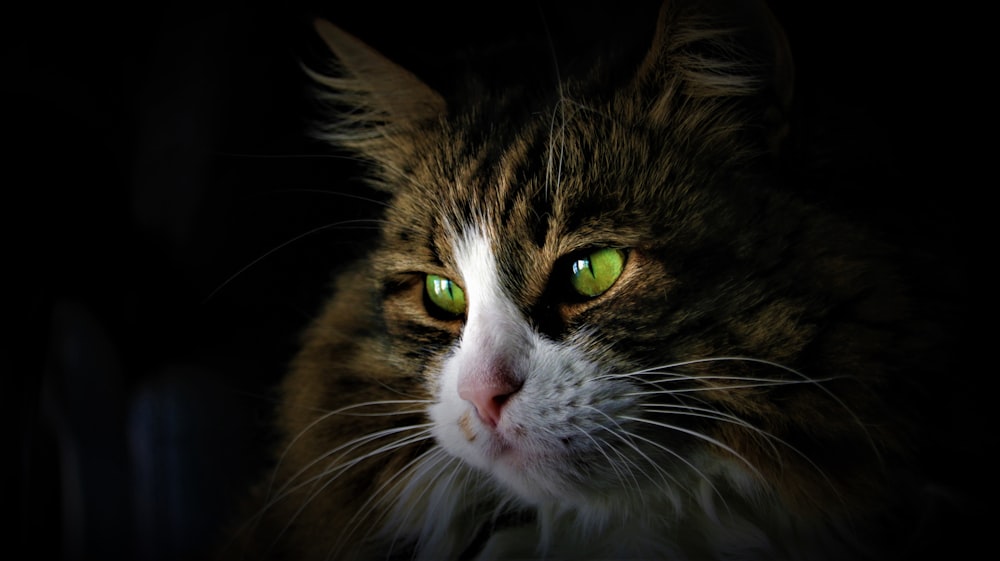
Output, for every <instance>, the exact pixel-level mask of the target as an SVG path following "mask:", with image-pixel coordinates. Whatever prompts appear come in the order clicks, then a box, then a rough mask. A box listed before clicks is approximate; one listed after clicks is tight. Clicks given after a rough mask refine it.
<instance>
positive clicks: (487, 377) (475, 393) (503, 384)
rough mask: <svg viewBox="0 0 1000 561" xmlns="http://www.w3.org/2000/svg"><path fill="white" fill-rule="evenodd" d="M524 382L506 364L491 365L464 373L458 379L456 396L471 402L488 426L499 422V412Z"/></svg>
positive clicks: (493, 425)
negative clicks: (477, 370)
mask: <svg viewBox="0 0 1000 561" xmlns="http://www.w3.org/2000/svg"><path fill="white" fill-rule="evenodd" d="M522 385H524V382H523V381H522V380H520V379H518V378H517V376H515V375H514V373H513V372H511V370H510V369H509V368H507V367H506V366H492V367H489V368H485V369H483V370H481V371H479V372H467V373H464V374H463V375H462V376H461V377H460V378H459V380H458V396H459V397H461V398H462V399H464V400H466V401H468V402H470V403H472V405H473V406H475V408H476V414H478V415H479V418H480V419H482V421H483V422H484V423H486V425H487V426H489V427H491V428H492V427H495V426H497V424H498V423H499V422H500V412H501V410H502V409H503V407H504V405H505V404H506V403H507V401H508V400H509V399H510V397H511V396H512V395H514V394H515V393H517V391H518V390H520V389H521V386H522Z"/></svg>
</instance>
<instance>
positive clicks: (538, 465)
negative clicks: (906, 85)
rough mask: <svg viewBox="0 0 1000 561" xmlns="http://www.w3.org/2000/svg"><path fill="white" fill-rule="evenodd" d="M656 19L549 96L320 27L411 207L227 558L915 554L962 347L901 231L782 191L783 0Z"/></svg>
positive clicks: (339, 110)
mask: <svg viewBox="0 0 1000 561" xmlns="http://www.w3.org/2000/svg"><path fill="white" fill-rule="evenodd" d="M653 15H654V17H655V21H650V24H649V30H650V33H649V34H648V35H643V34H638V33H636V34H633V35H634V36H633V37H631V38H630V39H631V42H630V43H629V42H627V43H625V44H623V45H624V46H622V47H621V48H620V49H606V50H605V51H604V54H598V55H595V56H592V57H580V58H582V59H583V60H585V61H586V63H587V64H585V65H581V64H580V61H579V60H577V61H576V66H573V67H572V68H571V67H570V66H555V65H547V64H544V63H543V64H539V70H540V72H541V73H542V74H543V75H545V76H547V78H548V80H549V82H548V87H547V88H545V89H542V88H541V87H531V86H528V85H525V84H514V85H513V86H510V87H507V88H506V89H500V88H496V87H493V84H490V83H489V80H488V79H483V78H480V79H479V80H476V79H475V78H470V79H469V80H468V81H467V82H464V83H463V84H461V85H460V86H458V87H455V88H453V90H452V91H448V92H439V91H438V89H436V88H433V87H431V86H430V85H428V84H427V83H426V82H425V81H422V80H421V79H420V78H418V77H417V76H416V75H414V74H412V73H411V72H409V71H407V70H405V69H404V68H402V67H400V66H398V65H397V64H395V63H394V62H392V61H390V60H389V59H387V58H385V57H384V56H382V55H381V54H379V53H378V52H376V51H375V50H374V49H372V48H371V47H369V46H367V45H366V44H364V43H363V42H361V41H360V40H359V39H357V38H355V37H354V36H352V35H350V34H349V33H347V32H345V31H344V30H342V29H340V28H338V27H336V26H334V25H332V24H331V23H328V22H326V21H324V20H318V21H317V22H316V30H317V32H318V34H319V36H320V37H321V38H322V39H323V41H324V42H325V44H326V45H327V46H328V48H329V50H330V51H331V52H332V54H333V55H334V59H335V63H336V66H335V69H334V70H332V71H323V72H320V71H316V70H309V73H310V74H311V75H312V76H313V78H315V80H316V82H317V83H318V84H320V88H321V91H322V96H323V98H324V99H325V100H326V101H327V102H328V103H329V105H330V106H331V107H332V108H333V109H334V110H335V111H334V114H333V116H331V117H330V118H329V119H328V120H327V121H325V122H324V123H321V125H320V127H319V129H320V130H319V132H318V134H319V136H320V137H321V138H323V139H324V140H326V141H328V142H329V143H330V144H331V145H332V146H334V147H336V148H337V149H340V150H345V151H347V152H349V153H350V154H352V155H354V156H357V157H359V158H361V159H363V160H364V161H365V162H367V163H368V164H369V170H370V175H369V176H368V178H367V179H368V182H369V183H370V184H371V185H372V186H373V187H374V188H375V189H377V190H379V191H380V192H382V193H384V194H385V196H386V200H387V202H386V203H385V208H384V210H383V212H382V215H381V217H380V219H379V224H380V232H379V236H378V239H377V240H376V241H375V242H374V244H373V247H372V248H371V250H370V252H369V253H368V254H367V255H366V256H365V257H364V258H363V259H361V260H359V261H357V262H356V263H354V264H352V265H350V266H349V268H347V269H346V270H344V271H343V272H341V273H340V274H339V276H338V278H337V280H336V282H335V286H334V289H333V294H332V296H331V297H330V299H329V301H328V303H327V304H326V305H325V307H324V309H323V310H322V311H321V312H320V313H319V315H318V317H317V318H316V319H315V321H314V322H313V323H312V325H311V327H309V329H308V330H307V332H306V333H305V334H304V336H303V340H302V341H303V342H302V348H301V351H300V353H299V354H298V355H297V356H296V358H295V359H294V361H293V363H292V365H291V368H290V371H289V373H288V375H287V376H286V378H285V379H284V381H283V382H282V384H281V402H280V405H279V406H278V409H277V413H276V424H277V427H278V433H279V440H280V442H279V444H278V446H277V447H276V451H275V456H274V467H273V470H272V471H270V472H269V473H268V474H267V476H266V477H264V478H263V480H262V481H261V482H260V483H259V484H258V485H257V487H256V490H255V498H254V499H253V500H252V501H251V507H250V512H251V514H250V515H248V516H247V517H246V519H245V520H243V524H241V525H240V527H239V528H238V529H237V530H236V531H235V536H236V537H235V543H234V544H230V546H229V547H228V548H227V552H228V553H230V554H233V555H235V556H236V557H238V558H257V557H259V558H265V559H272V558H276V559H286V558H287V559H425V560H439V559H476V560H484V561H485V560H489V559H512V558H513V559H522V558H524V559H527V558H532V559H533V558H546V559H589V558H594V559H688V560H701V559H745V560H758V559H759V560H764V559H766V560H774V559H837V560H839V559H891V558H896V557H899V558H904V557H907V556H912V555H915V554H916V553H917V552H919V550H920V547H921V542H919V540H917V538H918V537H920V535H919V534H920V532H922V530H921V526H919V525H918V519H919V518H921V517H922V516H923V514H924V513H925V512H926V511H927V509H928V508H929V507H928V506H927V505H929V504H931V503H932V502H933V500H932V499H931V498H928V496H929V495H930V494H932V493H930V492H928V491H927V489H929V488H931V487H932V485H931V483H930V480H929V479H928V477H927V475H926V474H925V473H924V470H923V467H922V464H921V462H920V458H921V457H922V456H921V454H922V451H921V445H922V435H923V434H925V432H924V431H925V430H926V427H924V426H922V424H921V422H922V421H923V420H924V419H925V418H924V417H923V414H922V410H921V409H920V405H921V404H922V403H923V400H925V399H926V395H925V394H924V393H923V390H922V388H921V385H920V381H921V380H922V379H924V378H925V377H929V376H933V375H934V374H935V373H936V372H938V370H937V369H938V368H940V363H939V361H938V360H939V356H940V353H943V352H944V351H942V350H941V349H942V348H943V347H944V339H945V337H944V336H943V335H942V332H943V329H942V328H941V327H940V326H939V325H938V324H936V323H935V320H934V318H933V317H931V316H932V314H929V313H925V310H924V309H923V308H922V307H921V306H923V305H924V304H923V303H922V302H920V301H918V299H917V298H916V297H915V296H914V295H915V294H916V293H917V292H918V290H917V289H916V288H915V287H914V285H913V284H912V283H911V278H910V277H909V276H908V274H907V273H908V271H909V269H908V268H907V267H906V266H903V265H900V263H901V262H902V261H903V259H904V257H905V253H906V252H905V251H903V250H901V249H900V248H899V247H897V246H896V245H894V244H893V243H890V242H889V241H886V240H883V239H881V238H880V237H879V236H878V235H877V234H878V232H877V231H876V230H875V229H873V228H869V227H866V225H864V224H859V223H855V222H853V221H852V220H851V219H850V217H849V216H846V215H845V214H843V213H839V212H835V211H832V210H829V209H827V208H825V207H824V206H823V205H821V204H819V203H818V202H817V201H816V200H814V199H813V198H810V197H808V196H804V195H803V193H804V192H807V191H808V189H805V188H803V189H798V188H797V186H795V185H790V183H791V182H792V181H791V179H790V177H791V178H794V174H791V175H789V174H786V173H785V170H786V168H785V167H784V166H783V165H782V164H781V162H782V161H783V160H782V158H783V154H785V153H786V152H787V148H786V146H787V144H788V142H789V138H790V134H791V133H790V123H791V119H790V117H789V115H790V112H791V110H792V109H791V108H792V105H793V99H794V95H793V90H794V83H795V72H794V69H793V63H792V58H791V57H792V55H791V53H790V48H789V44H788V41H787V39H786V37H785V35H784V33H783V32H782V30H781V27H780V25H778V23H777V21H776V19H775V18H774V16H773V15H772V14H771V13H770V11H769V10H768V8H767V7H766V6H764V5H763V4H757V3H753V2H735V1H734V2H724V1H717V2H696V1H688V0H673V1H669V2H666V3H664V4H663V6H662V7H660V8H659V9H658V11H657V12H654V13H653ZM527 73H528V70H527V69H526V70H525V74H527ZM539 83H542V84H543V85H544V83H545V80H544V79H543V80H541V81H540V82H539Z"/></svg>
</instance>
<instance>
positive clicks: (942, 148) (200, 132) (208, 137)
mask: <svg viewBox="0 0 1000 561" xmlns="http://www.w3.org/2000/svg"><path fill="white" fill-rule="evenodd" d="M807 4H808V6H807ZM568 5H569V6H574V5H576V4H574V3H569V4H568ZM474 6H475V7H474ZM916 6H917V5H916V4H912V3H905V4H904V3H898V5H896V4H889V3H884V2H883V3H864V4H862V3H854V4H852V3H844V2H833V1H822V2H792V1H784V2H776V3H775V11H776V13H777V14H778V17H779V19H781V20H782V21H783V23H784V24H785V27H786V30H787V32H788V35H789V38H790V41H791V44H792V48H793V51H794V53H795V55H796V58H797V63H798V68H799V80H800V82H801V85H802V88H801V92H802V97H803V99H805V100H806V101H807V102H808V101H810V100H812V101H819V102H822V103H821V104H825V103H831V102H833V103H834V104H835V105H838V106H840V107H848V108H850V110H849V111H848V112H849V113H851V114H852V115H855V116H857V115H862V116H864V119H867V120H868V122H869V123H870V124H871V126H870V127H866V128H864V129H862V130H859V131H857V134H856V135H855V137H854V140H852V142H853V143H856V144H857V145H859V146H860V147H861V148H859V150H858V152H859V153H867V154H872V153H874V154H879V155H880V157H884V158H885V159H886V160H887V161H888V162H890V163H889V164H888V166H889V167H890V168H891V173H890V174H889V175H890V176H891V177H893V181H892V184H891V185H884V186H881V187H883V189H880V190H879V191H878V192H877V193H873V195H872V196H873V200H878V201H880V203H879V205H878V207H877V209H878V212H888V213H890V214H892V213H893V212H895V211H897V210H898V211H899V214H897V215H892V216H889V217H888V219H891V220H899V221H905V220H910V219H911V218H910V216H911V215H910V214H908V213H907V214H904V213H903V210H906V211H907V212H909V211H911V210H913V209H918V210H921V211H923V210H928V211H933V212H928V213H922V214H920V215H919V216H918V217H917V218H914V219H913V220H916V221H917V222H918V223H919V224H921V227H922V228H927V229H928V230H929V231H930V232H931V234H932V235H933V236H935V237H940V239H942V240H946V243H947V245H948V247H950V248H952V249H951V250H950V251H951V252H952V253H953V254H954V256H955V257H956V259H955V262H956V263H957V264H958V265H957V266H958V267H960V268H963V267H964V268H966V269H967V271H964V272H963V274H964V273H965V272H968V273H969V278H970V282H969V284H968V285H966V290H967V291H968V295H969V296H970V300H971V301H972V302H975V304H974V306H972V307H970V313H969V318H970V321H971V322H973V323H975V325H976V328H975V329H970V330H969V332H968V333H966V334H964V335H963V336H964V337H966V338H967V339H968V344H967V345H966V347H965V351H966V352H968V353H969V355H970V356H972V357H974V358H975V357H978V355H979V354H980V353H982V349H988V348H989V347H988V346H987V344H986V342H987V335H986V333H987V331H985V330H982V329H980V327H979V326H981V325H983V324H982V323H980V321H981V318H982V317H984V316H986V315H988V314H989V313H990V312H991V311H992V303H991V302H990V300H989V299H988V298H986V297H983V298H980V297H979V294H980V292H979V291H980V289H983V288H986V282H985V281H980V280H979V279H981V278H982V276H981V275H980V271H981V270H982V271H985V270H988V269H989V268H990V266H991V264H990V263H989V260H990V259H992V258H993V257H994V256H995V255H996V251H995V250H993V249H992V248H991V247H990V246H989V239H990V238H989V237H988V236H986V232H988V231H989V228H988V225H989V224H990V220H989V218H988V216H989V212H988V206H989V205H990V204H991V203H990V202H989V201H990V197H991V195H992V193H991V192H992V191H994V190H995V188H996V187H995V184H996V181H995V179H994V178H993V177H991V176H988V175H987V176H980V175H978V174H977V173H976V172H975V171H974V170H975V169H976V164H977V163H978V162H980V161H983V160H987V155H988V152H987V149H991V148H992V146H994V145H995V141H993V140H990V139H991V135H992V134H993V132H992V131H993V127H992V121H993V118H992V115H993V110H992V107H989V108H987V106H986V105H985V102H987V101H991V100H990V99H989V94H988V90H989V88H990V86H988V81H987V80H986V76H987V75H988V72H989V71H992V70H994V69H995V66H996V65H995V63H992V64H991V65H984V64H982V61H983V60H984V58H985V57H984V53H985V51H981V49H982V43H983V41H981V40H980V39H979V38H980V37H982V35H980V34H978V33H977V31H976V30H977V28H978V27H979V24H978V18H979V17H981V15H978V16H977V14H975V13H971V12H963V11H962V8H961V7H956V6H955V5H954V4H952V5H950V6H951V7H950V8H948V9H947V11H946V12H944V11H943V10H944V8H941V7H937V6H935V8H934V9H935V10H939V11H940V12H941V13H938V12H931V11H920V10H918V9H917V8H916ZM562 9H572V8H567V7H565V6H564V7H563V8H562ZM3 10H4V12H5V13H4V15H3V17H2V19H0V21H2V23H0V26H2V29H3V33H2V37H0V40H2V51H0V56H2V59H0V60H2V72H0V95H2V103H0V114H2V128H0V131H2V134H3V137H4V140H5V145H6V146H7V148H5V149H4V152H5V156H4V158H3V161H4V166H3V170H2V173H3V186H2V187H0V216H2V218H3V225H4V230H3V233H4V243H3V247H4V248H5V251H4V255H3V257H2V259H3V261H2V262H3V263H4V266H3V270H4V274H3V277H4V278H5V280H6V281H7V283H6V285H7V288H6V289H5V290H4V295H5V301H6V302H7V303H8V309H9V310H13V313H8V314H6V315H5V316H6V321H4V324H5V325H6V332H7V334H6V335H4V337H3V344H2V347H0V350H2V354H0V368H2V371H3V373H2V376H3V382H2V383H3V388H4V390H3V396H4V414H5V418H6V419H7V420H8V421H9V422H7V423H6V424H5V426H7V427H12V430H11V434H10V435H9V437H8V440H7V445H6V446H5V449H7V450H11V454H10V455H9V458H8V459H7V461H5V462H4V463H5V464H7V465H8V466H11V467H12V468H13V469H12V470H11V475H10V476H9V479H8V480H7V482H5V484H4V486H3V492H4V494H5V497H4V504H5V505H8V506H7V507H5V510H14V511H15V512H14V513H13V514H14V517H15V518H16V519H17V520H18V521H19V525H15V526H14V530H15V532H16V538H15V539H13V540H11V541H8V543H9V544H13V545H14V546H15V547H16V546H17V545H18V544H20V545H22V546H23V547H25V548H26V551H29V552H31V553H30V555H31V556H32V557H35V558H41V559H48V558H60V557H62V558H67V559H83V558H88V559H89V558H100V559H131V558H142V559H192V558H197V557H198V556H200V555H201V554H202V553H203V552H204V551H206V549H205V548H206V546H207V544H209V543H211V542H212V540H213V536H214V532H215V531H216V529H217V528H218V525H219V522H220V521H221V520H224V519H225V518H226V517H227V516H228V513H229V510H230V509H231V507H232V499H233V498H234V497H235V496H236V495H237V494H238V492H239V491H240V490H241V489H242V488H243V486H244V485H245V484H246V483H247V481H248V478H249V476H250V474H252V473H253V472H254V470H256V469H257V468H258V467H259V466H260V463H261V458H262V456H261V451H262V446H263V444H264V443H266V442H267V438H268V432H267V429H266V425H265V423H266V420H267V416H268V411H269V408H270V407H271V399H272V394H271V390H270V388H271V387H272V385H273V384H274V383H275V381H276V380H277V379H278V377H279V376H280V374H281V372H282V371H283V369H284V365H285V363H286V362H287V360H288V359H289V358H290V356H291V354H292V353H293V351H294V349H295V344H296V337H297V334H298V332H299V331H300V329H301V328H302V327H303V326H304V324H305V322H307V321H308V320H309V318H310V317H311V315H312V313H313V312H314V310H315V309H316V307H317V306H318V305H319V303H320V302H321V300H322V297H323V295H324V294H325V289H326V286H327V282H328V278H329V272H330V271H331V270H333V269H335V268H336V267H337V266H338V265H339V264H340V263H342V262H343V260H344V259H345V258H346V256H348V255H351V254H353V253H355V252H356V251H358V250H361V249H363V248H364V245H365V240H366V239H367V236H369V235H370V234H371V231H370V230H366V229H364V228H359V227H353V226H351V225H350V224H345V225H342V226H335V224H339V223H341V222H344V221H350V220H353V219H356V218H358V217H359V216H365V215H367V214H368V213H369V211H370V210H371V208H372V207H371V205H366V204H364V203H359V202H358V201H356V200H354V199H350V198H345V197H342V196H338V195H336V194H331V193H330V191H335V192H336V191H340V192H358V191H357V189H358V187H357V185H356V183H355V181H354V180H353V178H354V177H355V175H356V174H357V169H356V168H355V167H354V164H352V163H351V162H350V161H345V160H343V159H338V158H333V157H330V156H329V154H330V151H329V150H328V149H327V148H326V147H324V146H321V145H319V144H317V143H316V142H314V141H312V140H311V139H310V138H309V137H308V136H307V134H306V132H305V130H306V126H307V124H308V123H309V122H310V121H311V120H313V119H315V118H316V116H317V115H316V107H315V105H314V104H313V103H312V102H311V101H310V98H309V96H308V92H307V91H306V89H305V88H306V79H305V76H304V74H303V73H302V71H301V68H300V66H299V63H300V61H303V60H313V59H315V58H316V57H317V56H318V55H320V54H321V53H322V49H321V46H320V45H319V44H318V42H317V41H316V38H315V37H314V36H313V34H312V31H311V28H310V21H311V19H312V17H314V16H317V15H321V16H324V17H327V18H328V19H331V20H332V21H334V22H335V23H337V24H339V25H341V26H342V27H344V28H345V29H347V30H349V31H352V32H354V33H356V34H357V35H359V36H360V37H361V38H363V39H365V40H367V41H369V42H370V43H371V44H373V45H375V46H376V47H377V48H379V49H380V50H382V51H383V52H384V53H386V54H387V55H389V56H390V57H391V58H394V59H396V60H397V61H399V62H401V63H403V64H404V65H405V66H409V67H412V68H414V70H418V71H419V70H420V69H429V70H428V71H429V72H430V71H438V72H441V71H442V67H441V65H440V64H439V60H440V59H439V58H438V57H439V55H440V54H441V53H443V52H445V51H449V50H451V49H452V48H453V47H455V46H457V45H468V44H477V43H489V42H491V41H493V40H494V39H496V38H498V37H503V36H505V34H509V33H511V30H512V29H514V28H515V27H516V26H517V25H519V24H522V23H524V22H525V21H534V20H535V19H536V18H537V17H538V14H539V8H538V6H537V3H535V2H512V3H489V4H481V5H476V4H473V3H466V4H453V5H447V4H435V5H433V6H414V5H410V4H403V5H397V4H393V3H386V2H370V3H345V2H335V1H334V2H328V3H318V2H305V1H297V2H283V3H280V4H279V3H266V2H237V1H232V2H224V1H221V0H212V1H209V2H201V3H197V4H185V3H163V4H149V5H147V6H144V7H142V8H136V7H134V6H133V7H110V6H94V5H91V4H89V3H73V4H63V3H60V4H52V3H35V4H30V5H29V4H24V5H19V6H17V7H6V8H4V9H3ZM546 17H548V18H554V17H556V16H553V15H552V13H551V12H550V13H548V14H547V16H546ZM851 126H852V125H851V124H850V121H846V122H845V123H844V124H843V127H844V129H845V130H843V131H840V133H841V134H844V135H845V136H847V137H851V135H852V132H851V129H850V127H851ZM979 134H982V135H984V136H982V137H980V136H978V135H979ZM860 184H862V185H864V188H865V189H870V188H872V187H873V186H872V185H871V182H870V181H861V182H860ZM313 230H316V231H315V232H313V233H311V234H308V235H305V236H303V234H306V233H307V232H310V231H313ZM300 236H303V237H300ZM279 247H280V249H277V250H275V248H279ZM272 250H275V251H272ZM991 321H992V320H991ZM970 325H971V324H970ZM964 358H966V359H968V357H964ZM962 364H963V365H969V364H973V363H972V362H970V361H969V360H965V361H963V362H962ZM975 364H978V363H975ZM963 368H965V366H963ZM986 374H987V373H986V372H984V371H980V370H978V369H975V368H973V369H966V370H964V371H962V372H956V373H955V378H954V379H949V380H942V384H948V385H951V384H968V386H969V387H980V385H981V384H983V383H984V382H985V381H987V380H988V378H986V377H985V376H986ZM979 395H980V397H978V398H970V401H967V402H963V403H962V404H960V405H959V406H958V407H957V408H956V409H957V410H958V411H960V417H959V421H958V422H956V424H959V423H961V424H962V425H961V426H960V427H958V428H959V429H960V430H957V432H958V433H960V434H961V436H960V438H959V440H961V445H960V446H957V449H958V450H960V451H961V453H962V455H961V456H959V457H956V458H955V460H956V461H957V462H961V463H962V465H965V466H968V470H967V471H965V470H963V472H964V473H967V475H968V477H969V478H970V480H971V481H975V480H976V478H977V477H981V476H985V474H986V468H985V465H986V462H985V453H984V451H983V450H984V449H985V446H984V442H983V441H982V440H980V437H979V436H978V435H980V434H983V432H982V431H983V430H984V429H983V427H984V425H985V423H986V418H987V413H986V404H987V400H986V398H985V397H982V394H979ZM951 406H952V404H948V407H949V408H951ZM943 407H944V406H943ZM965 423H967V425H965ZM973 426H975V427H977V428H976V430H971V427H973ZM967 428H969V429H970V430H965V429H967ZM993 440H994V441H995V438H994V439H993ZM8 495H9V496H8Z"/></svg>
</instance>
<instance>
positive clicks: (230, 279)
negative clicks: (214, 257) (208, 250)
mask: <svg viewBox="0 0 1000 561" xmlns="http://www.w3.org/2000/svg"><path fill="white" fill-rule="evenodd" d="M379 222H380V221H378V220H373V219H354V220H341V221H339V222H332V223H330V224H324V225H322V226H317V227H315V228H312V229H310V230H307V231H305V232H303V233H301V234H298V235H297V236H294V237H292V238H291V239H288V240H285V241H284V242H282V243H280V244H278V245H276V246H275V247H272V248H271V249H269V250H267V251H265V252H264V253H263V254H262V255H260V256H258V257H257V258H255V259H254V260H252V261H250V262H249V263H247V264H246V265H244V266H243V267H241V268H240V269H239V270H238V271H236V272H235V273H233V274H232V275H230V276H229V277H228V278H226V280H224V281H222V283H221V284H219V285H218V286H216V287H215V289H213V290H212V291H211V292H209V293H208V296H206V297H205V298H204V300H202V302H201V303H202V305H204V304H207V303H208V302H209V301H211V300H212V298H214V297H215V295H216V294H218V293H219V292H220V291H221V290H222V289H223V288H225V287H227V286H229V284H230V283H231V282H233V281H234V280H235V279H236V278H237V277H239V276H240V275H242V274H243V273H245V272H246V271H247V270H249V269H250V268H252V267H253V266H255V265H256V264H258V263H260V262H261V261H263V260H264V259H266V258H268V257H269V256H271V255H273V254H274V253H275V252H277V251H280V250H282V249H284V248H286V247H288V246H289V245H291V244H293V243H295V242H297V241H299V240H301V239H303V238H306V237H308V236H311V235H313V234H316V233H318V232H322V231H324V230H329V229H332V228H343V227H345V226H349V225H353V224H365V225H371V224H378V223H379Z"/></svg>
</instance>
